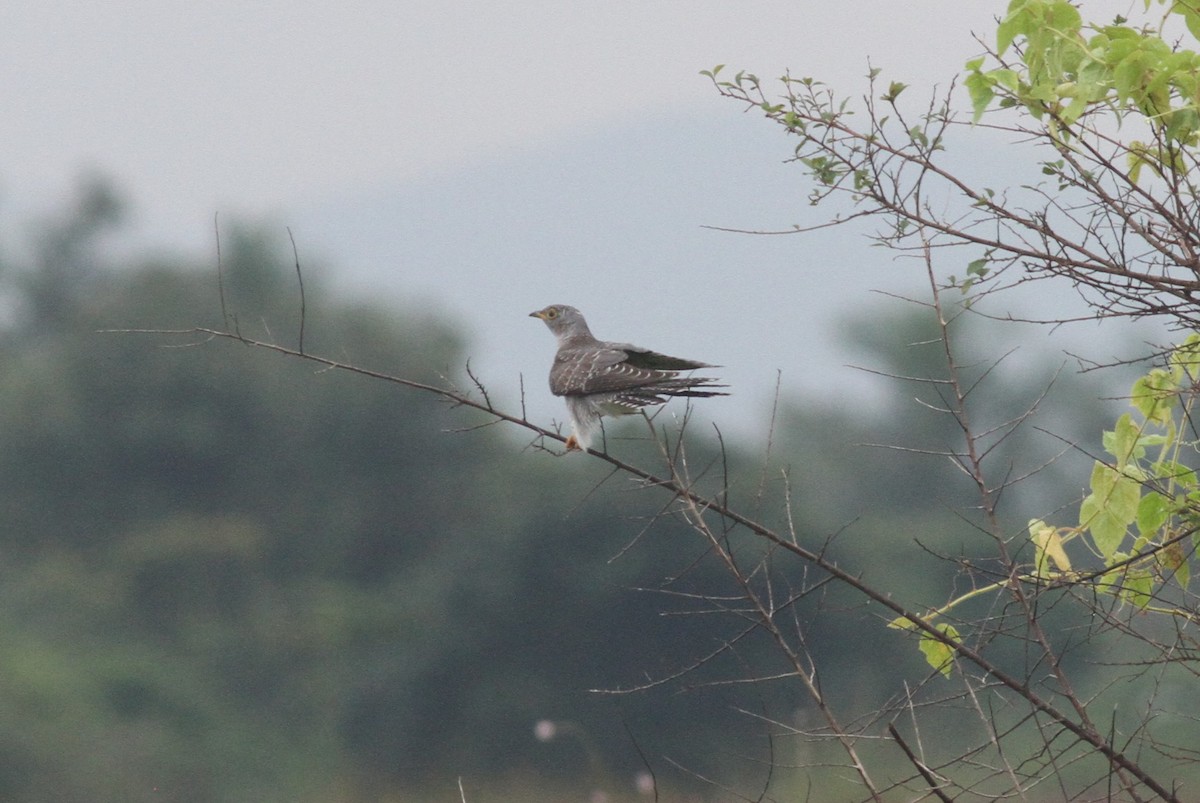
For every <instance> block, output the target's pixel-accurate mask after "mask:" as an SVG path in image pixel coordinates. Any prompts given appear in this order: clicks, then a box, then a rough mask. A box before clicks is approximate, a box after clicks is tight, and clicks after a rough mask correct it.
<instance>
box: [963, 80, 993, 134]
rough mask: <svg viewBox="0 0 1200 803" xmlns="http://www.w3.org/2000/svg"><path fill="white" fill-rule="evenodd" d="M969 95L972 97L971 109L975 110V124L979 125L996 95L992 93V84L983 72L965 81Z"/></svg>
mask: <svg viewBox="0 0 1200 803" xmlns="http://www.w3.org/2000/svg"><path fill="white" fill-rule="evenodd" d="M964 83H965V84H966V87H967V93H968V94H969V95H970V96H971V107H972V109H974V112H975V116H974V122H976V123H978V122H979V120H980V118H981V117H983V113H984V112H985V111H987V108H988V106H990V105H991V103H992V98H994V97H995V96H996V93H995V92H993V91H992V82H991V81H989V80H988V78H987V77H986V76H985V75H984V74H983V73H981V72H973V73H971V74H970V75H968V76H967V78H966V81H964Z"/></svg>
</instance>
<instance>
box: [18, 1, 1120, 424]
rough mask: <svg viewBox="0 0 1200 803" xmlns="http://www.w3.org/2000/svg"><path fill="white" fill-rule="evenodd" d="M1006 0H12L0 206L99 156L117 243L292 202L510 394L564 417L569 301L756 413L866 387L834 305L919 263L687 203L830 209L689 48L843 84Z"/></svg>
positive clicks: (271, 217)
mask: <svg viewBox="0 0 1200 803" xmlns="http://www.w3.org/2000/svg"><path fill="white" fill-rule="evenodd" d="M1004 5H1006V4H1005V3H1003V2H996V3H989V2H962V1H961V0H916V2H910V3H897V2H895V1H894V0H850V1H849V2H843V3H828V2H825V3H814V2H795V1H794V2H742V3H728V2H722V3H715V2H695V1H694V0H693V1H692V2H686V3H685V2H653V3H647V2H636V3H635V2H619V1H614V2H607V3H602V4H601V3H548V2H538V3H532V2H523V3H522V2H517V3H494V2H489V3H484V2H463V1H461V0H460V1H459V2H454V1H451V2H440V3H436V4H434V3H412V2H409V3H398V2H378V1H376V2H369V1H367V0H363V1H361V2H353V1H351V2H345V1H344V0H342V1H340V2H337V3H333V2H306V1H305V0H291V1H290V2H286V3H285V2H257V3H245V2H232V1H231V0H207V2H205V3H199V4H197V3H176V2H161V0H140V1H138V2H130V1H127V0H126V1H121V0H118V1H117V2H107V3H86V2H54V1H53V0H49V1H48V2H41V3H22V4H10V7H9V8H6V9H5V10H4V11H3V12H0V69H2V70H3V74H4V75H5V76H6V80H5V81H3V82H0V107H2V108H4V109H7V110H9V112H8V113H6V114H4V115H0V142H3V144H4V145H3V148H0V219H2V220H3V229H4V230H7V231H12V230H13V228H14V226H15V227H17V228H19V224H20V222H21V221H25V220H29V219H34V218H36V216H37V215H38V214H40V213H42V212H44V211H46V210H49V209H53V208H54V207H55V205H56V204H60V203H61V202H62V199H63V198H64V197H66V196H67V195H68V194H69V193H70V191H71V189H72V187H73V185H74V182H75V181H76V179H77V178H78V177H79V176H80V175H81V174H85V173H99V174H102V175H106V176H110V177H111V178H112V179H113V180H114V181H115V182H116V183H117V185H118V186H119V188H120V189H121V190H122V192H123V193H124V194H125V195H126V197H127V198H128V199H129V200H130V202H131V204H132V208H133V215H132V225H131V228H130V231H129V233H128V235H127V238H128V242H129V243H130V244H131V247H137V248H144V247H150V248H156V249H162V250H172V251H180V252H184V253H188V254H191V255H204V254H206V253H211V251H212V248H213V246H212V222H213V215H214V213H219V214H220V215H221V217H222V219H223V220H227V221H228V220H253V221H258V222H261V223H263V224H264V225H266V226H267V227H275V228H277V229H278V230H279V231H280V232H283V230H284V227H290V228H291V230H292V232H293V234H294V236H295V238H296V241H297V244H298V246H299V247H300V249H301V255H302V258H303V259H304V260H305V262H306V263H309V264H316V265H319V266H320V267H319V270H320V271H321V272H322V276H321V278H322V280H323V281H324V283H325V284H326V285H327V286H329V287H332V288H337V289H338V290H339V291H343V290H344V291H346V292H350V293H368V294H370V296H371V297H372V298H374V299H375V300H377V301H379V302H380V303H384V304H395V305H396V307H397V310H398V311H399V310H402V309H403V308H404V305H406V304H414V303H415V304H421V305H433V306H436V307H438V308H442V309H444V310H445V311H446V313H447V314H448V315H452V316H455V318H456V319H457V320H458V321H459V325H461V326H462V327H463V328H464V329H465V330H466V331H467V333H468V336H469V338H470V343H471V345H470V347H469V352H470V357H471V360H472V366H473V367H474V368H475V369H476V370H477V371H479V372H480V373H481V374H482V375H483V376H484V377H485V379H486V380H487V382H488V383H489V385H491V386H493V387H494V388H497V389H498V390H497V392H498V393H499V394H500V396H501V397H502V398H503V397H505V396H507V397H508V398H510V399H511V398H515V397H516V395H517V394H518V393H519V390H518V389H519V387H520V382H521V380H522V378H523V380H524V383H525V386H526V388H527V398H528V401H529V402H530V411H531V413H532V414H533V417H535V418H540V419H543V420H544V418H545V417H549V416H557V417H559V418H561V410H560V409H559V407H558V406H557V404H556V403H554V400H552V399H549V398H548V394H546V393H545V391H544V385H543V383H544V375H545V372H546V369H547V367H548V363H549V359H550V356H551V354H552V351H553V344H552V341H551V340H550V336H549V334H548V333H547V332H545V331H544V329H543V328H542V325H541V324H540V323H539V322H538V321H536V320H533V319H529V318H528V317H527V315H528V313H529V312H530V311H532V310H534V309H538V308H541V307H543V306H545V305H546V304H549V303H560V302H561V303H571V304H574V305H575V306H578V307H580V308H581V309H583V311H584V313H585V314H586V315H587V316H588V318H589V320H590V321H591V323H592V328H593V330H594V331H595V332H596V334H597V335H599V336H601V337H604V338H609V339H614V340H624V341H633V342H637V343H638V344H639V345H643V346H646V347H650V348H655V349H658V350H661V351H666V352H669V353H675V354H677V355H678V356H684V357H689V358H694V359H701V360H705V361H708V362H713V363H719V364H721V365H724V366H726V369H725V371H724V373H723V375H724V376H725V377H726V378H727V379H728V380H729V381H730V382H731V383H732V384H733V385H734V387H735V388H736V389H737V390H738V391H739V392H738V396H737V398H736V399H734V400H718V402H716V403H715V404H721V405H724V406H720V407H716V406H714V407H713V409H712V411H711V412H712V417H713V418H714V419H715V420H720V419H722V417H724V418H726V419H734V420H738V421H742V422H745V421H747V420H755V421H757V420H759V419H761V418H762V416H763V415H764V412H765V411H766V410H767V409H768V408H769V406H770V399H771V395H772V393H773V389H774V387H775V383H776V379H777V378H778V377H782V379H781V381H782V383H783V386H784V388H785V389H787V390H789V391H790V390H797V391H802V392H806V393H810V394H812V393H817V394H822V393H823V394H826V395H830V396H832V397H834V399H835V400H836V397H837V396H839V395H840V396H842V397H849V398H850V399H851V400H852V401H854V400H856V399H854V398H853V397H854V396H855V394H860V395H863V394H867V393H869V391H868V390H867V385H866V384H864V381H865V380H864V375H862V374H861V373H860V372H856V371H854V370H852V369H849V368H845V367H844V363H845V362H847V361H852V360H853V359H854V355H853V354H852V353H847V352H846V348H845V346H846V343H847V342H848V341H850V340H852V338H851V337H849V336H848V335H847V333H846V331H845V326H846V324H845V321H847V320H849V319H852V318H854V317H855V316H860V315H862V314H870V312H871V310H873V309H878V305H880V304H885V303H895V302H888V299H887V298H885V297H883V296H880V295H878V294H877V293H876V292H874V291H879V290H883V291H889V292H908V290H909V289H910V288H919V286H920V272H919V271H917V270H916V268H915V266H912V265H904V264H901V263H898V262H897V261H896V260H895V259H894V257H892V256H889V255H887V254H885V253H882V252H880V251H879V250H878V249H872V248H870V247H869V243H867V242H866V240H864V239H862V238H860V237H856V236H853V235H851V234H848V233H845V232H841V231H834V232H826V233H823V234H820V235H804V236H796V235H788V236H766V237H751V236H747V235H736V234H728V233H721V232H716V231H713V230H712V229H709V228H705V227H706V226H724V227H738V228H749V229H780V228H787V227H788V226H790V225H792V224H801V225H804V224H811V223H815V222H819V221H820V220H822V219H824V218H825V217H827V215H828V212H826V211H824V210H821V209H816V210H814V209H812V208H811V207H809V205H808V204H807V202H806V194H807V185H806V184H805V183H804V180H803V176H802V174H801V172H800V171H799V170H798V168H797V167H796V166H795V165H788V164H785V160H786V159H787V157H788V155H789V153H790V148H791V145H789V143H788V141H787V139H786V138H785V137H783V136H782V134H781V133H780V132H779V131H778V130H776V129H774V128H773V126H771V125H770V124H768V123H767V122H765V121H763V120H762V119H761V118H760V117H757V116H756V115H754V114H745V113H743V112H742V110H741V109H739V108H738V107H736V106H735V105H734V104H732V103H731V102H729V101H727V100H722V99H721V98H719V97H718V96H717V94H716V93H715V91H714V89H713V87H712V86H711V85H710V84H709V83H708V82H707V80H706V79H704V78H702V77H701V76H700V75H699V71H700V70H702V69H705V68H709V67H712V66H714V65H716V64H727V65H729V67H728V69H730V70H737V69H746V70H748V71H750V72H754V73H756V74H759V75H761V76H764V77H775V76H778V75H781V74H783V73H784V72H785V71H791V73H792V74H793V75H802V76H813V77H815V78H818V79H820V80H823V81H825V82H827V83H829V84H830V85H832V86H834V87H837V88H838V89H839V91H840V93H841V94H844V95H849V96H858V95H861V94H862V92H864V91H865V89H866V84H865V79H864V75H865V73H866V71H867V69H868V62H869V63H870V65H872V66H875V67H879V68H882V69H883V70H884V76H885V78H887V79H889V80H902V81H904V82H906V83H908V84H910V85H911V86H912V87H913V89H912V90H910V91H913V92H922V93H925V94H928V92H929V91H931V90H932V89H933V87H934V86H935V85H940V86H943V87H944V86H946V85H947V84H948V82H949V81H950V79H952V78H953V77H954V76H955V75H956V74H957V73H958V72H959V70H960V69H961V65H962V64H963V62H964V61H965V60H966V59H967V58H969V57H971V56H973V55H976V54H977V53H978V52H979V51H980V47H979V45H978V43H976V42H975V41H974V40H973V38H972V32H976V33H981V34H982V33H986V32H988V31H989V30H990V29H991V28H992V27H993V26H994V23H993V22H992V19H993V17H994V16H995V15H996V14H999V13H1002V12H1003V6H1004ZM1135 5H1136V6H1140V3H1136V4H1133V3H1128V2H1125V3H1118V2H1113V1H1112V0H1105V2H1095V3H1088V4H1087V7H1088V8H1089V9H1095V12H1094V13H1095V15H1096V16H1097V17H1101V18H1104V19H1107V18H1108V17H1110V16H1111V15H1112V13H1116V12H1122V11H1123V12H1126V13H1129V12H1130V10H1131V8H1132V7H1133V6H1135ZM1102 9H1103V11H1102ZM986 158H987V157H986V155H983V156H981V160H983V161H986ZM917 292H919V290H917ZM1064 292H1066V293H1069V291H1067V290H1064ZM831 387H836V388H838V389H839V390H837V391H836V392H831V391H830V390H829V388H831ZM857 400H858V401H863V403H866V401H865V400H864V399H857Z"/></svg>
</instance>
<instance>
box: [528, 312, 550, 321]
mask: <svg viewBox="0 0 1200 803" xmlns="http://www.w3.org/2000/svg"><path fill="white" fill-rule="evenodd" d="M529 317H530V318H541V319H542V320H543V321H544V320H546V314H545V311H544V310H538V311H537V312H531V313H529Z"/></svg>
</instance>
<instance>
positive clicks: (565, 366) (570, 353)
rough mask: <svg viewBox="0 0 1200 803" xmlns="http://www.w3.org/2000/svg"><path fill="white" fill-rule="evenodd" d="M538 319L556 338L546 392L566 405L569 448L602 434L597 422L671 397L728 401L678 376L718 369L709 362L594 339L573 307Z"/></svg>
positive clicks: (706, 382) (709, 385)
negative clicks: (569, 421)
mask: <svg viewBox="0 0 1200 803" xmlns="http://www.w3.org/2000/svg"><path fill="white" fill-rule="evenodd" d="M529 315H530V317H532V318H541V319H542V320H543V321H545V323H546V326H548V327H550V331H551V332H553V333H554V336H555V337H556V338H558V353H557V354H555V355H554V365H553V366H552V367H551V368H550V392H551V393H553V394H554V395H555V396H562V397H563V398H564V399H566V402H567V415H568V417H569V418H570V419H571V428H572V430H573V431H572V433H571V435H570V437H568V438H567V449H568V450H572V449H581V450H584V451H586V450H587V449H588V446H589V444H591V442H592V438H593V437H594V436H595V435H596V433H597V432H598V431H599V430H600V417H601V416H604V415H629V414H630V413H636V412H638V411H639V410H641V409H643V408H645V407H653V406H655V405H658V404H663V403H665V402H666V401H667V400H668V399H669V398H670V397H672V396H690V397H706V396H727V395H729V394H727V393H725V392H723V391H720V390H714V388H723V387H727V386H726V385H719V384H716V380H714V379H710V378H707V377H692V376H680V375H679V374H680V372H682V371H692V370H695V369H697V368H716V367H718V366H715V365H709V364H708V363H703V362H696V361H695V360H684V359H680V358H679V357H668V356H667V355H666V354H659V353H658V352H656V351H650V350H649V349H644V348H640V347H638V346H634V345H630V344H629V343H608V342H605V341H603V340H597V339H596V338H595V337H593V336H592V332H591V330H590V329H588V325H587V321H585V320H584V319H583V315H582V314H581V313H580V312H579V310H577V309H575V308H574V307H568V306H567V305H565V304H552V305H550V306H549V307H546V308H545V309H541V310H538V311H537V312H531V313H529Z"/></svg>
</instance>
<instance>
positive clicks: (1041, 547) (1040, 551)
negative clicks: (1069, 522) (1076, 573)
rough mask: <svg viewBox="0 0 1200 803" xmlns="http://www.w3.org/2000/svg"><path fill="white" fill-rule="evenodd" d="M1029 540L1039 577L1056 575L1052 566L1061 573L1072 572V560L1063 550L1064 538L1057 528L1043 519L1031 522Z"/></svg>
mask: <svg viewBox="0 0 1200 803" xmlns="http://www.w3.org/2000/svg"><path fill="white" fill-rule="evenodd" d="M1029 538H1030V540H1031V541H1033V547H1034V555H1035V560H1034V566H1035V567H1036V568H1035V569H1034V571H1035V572H1036V573H1037V576H1038V577H1049V576H1051V575H1053V574H1054V572H1053V571H1051V570H1050V564H1054V568H1055V569H1057V570H1058V571H1060V572H1069V571H1071V559H1070V558H1068V557H1067V552H1066V550H1065V549H1063V541H1062V536H1061V535H1059V532H1058V530H1057V529H1056V528H1054V527H1051V526H1050V525H1049V524H1047V523H1046V522H1044V521H1042V520H1041V519H1031V520H1030V521H1029Z"/></svg>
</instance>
